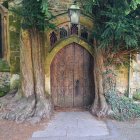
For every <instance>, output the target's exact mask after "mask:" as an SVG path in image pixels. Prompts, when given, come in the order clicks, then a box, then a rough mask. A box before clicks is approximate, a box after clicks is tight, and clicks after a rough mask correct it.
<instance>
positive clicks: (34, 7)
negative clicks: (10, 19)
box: [11, 0, 54, 31]
mask: <svg viewBox="0 0 140 140" xmlns="http://www.w3.org/2000/svg"><path fill="white" fill-rule="evenodd" d="M48 6H49V5H48V0H22V2H21V4H20V7H16V8H11V10H12V11H13V12H15V13H17V14H18V15H19V16H21V18H22V28H23V29H31V28H36V29H38V30H41V31H43V30H44V29H45V28H50V27H54V26H53V24H51V23H50V22H49V19H50V18H51V13H50V12H49V10H48Z"/></svg>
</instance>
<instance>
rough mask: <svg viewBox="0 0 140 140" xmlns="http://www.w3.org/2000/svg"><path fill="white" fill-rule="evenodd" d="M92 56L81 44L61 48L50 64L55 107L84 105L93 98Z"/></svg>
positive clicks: (87, 104) (91, 101)
mask: <svg viewBox="0 0 140 140" xmlns="http://www.w3.org/2000/svg"><path fill="white" fill-rule="evenodd" d="M93 61H94V60H93V57H92V55H91V54H90V53H89V52H88V51H87V50H86V49H84V48H83V47H81V45H78V44H76V43H71V44H69V45H67V46H65V47H64V48H63V49H61V50H60V51H59V52H58V53H57V54H56V56H55V58H54V59H53V61H52V64H51V93H52V99H53V103H54V106H55V107H84V106H89V105H91V104H92V103H93V100H94V86H93V85H94V76H93V68H94V63H93Z"/></svg>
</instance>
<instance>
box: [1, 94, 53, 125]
mask: <svg viewBox="0 0 140 140" xmlns="http://www.w3.org/2000/svg"><path fill="white" fill-rule="evenodd" d="M52 110H53V108H52V103H51V101H50V100H49V99H41V98H40V99H37V100H35V97H34V96H30V97H29V98H25V97H24V98H23V97H20V98H19V97H18V98H17V96H16V95H15V96H14V97H13V96H11V95H8V96H5V97H3V98H1V99H0V119H6V120H12V121H16V122H17V123H22V122H25V121H26V122H31V123H37V122H39V121H40V120H42V119H43V118H48V119H50V116H51V114H52Z"/></svg>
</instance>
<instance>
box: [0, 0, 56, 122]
mask: <svg viewBox="0 0 140 140" xmlns="http://www.w3.org/2000/svg"><path fill="white" fill-rule="evenodd" d="M14 2H15V4H16V5H14V6H15V7H16V6H17V7H16V8H15V7H14V8H11V10H12V11H13V12H14V14H17V15H18V16H20V17H21V48H20V61H21V65H20V66H21V68H20V69H21V87H20V89H19V90H18V93H16V94H15V95H13V94H8V95H7V96H10V97H9V98H10V102H9V100H8V103H7V105H6V108H8V111H6V110H7V109H6V110H5V109H4V108H3V110H4V112H2V113H1V114H0V116H1V117H2V118H4V119H8V120H16V121H17V122H23V121H33V122H38V121H40V120H41V119H42V118H45V117H47V118H50V116H51V113H52V110H53V106H52V103H51V99H50V96H49V95H47V94H46V93H45V71H44V68H45V66H44V63H45V62H44V60H45V58H44V31H46V30H47V29H48V28H52V27H53V24H51V23H49V18H50V17H51V14H50V12H49V11H48V0H22V1H14ZM19 94H20V95H21V96H20V97H19ZM7 96H6V97H4V98H3V99H2V102H3V105H1V109H2V107H4V105H5V103H6V100H7V99H8V98H7Z"/></svg>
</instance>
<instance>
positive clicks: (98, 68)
mask: <svg viewBox="0 0 140 140" xmlns="http://www.w3.org/2000/svg"><path fill="white" fill-rule="evenodd" d="M94 48H95V56H94V65H95V66H94V67H95V69H94V81H95V100H94V103H93V105H92V108H91V109H92V113H93V114H95V115H97V116H98V117H103V116H105V115H106V114H107V111H108V105H107V102H106V99H105V93H104V86H103V85H104V83H103V82H104V76H103V73H104V72H105V67H104V56H103V51H104V50H103V49H98V48H97V47H96V45H95V46H94Z"/></svg>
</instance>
